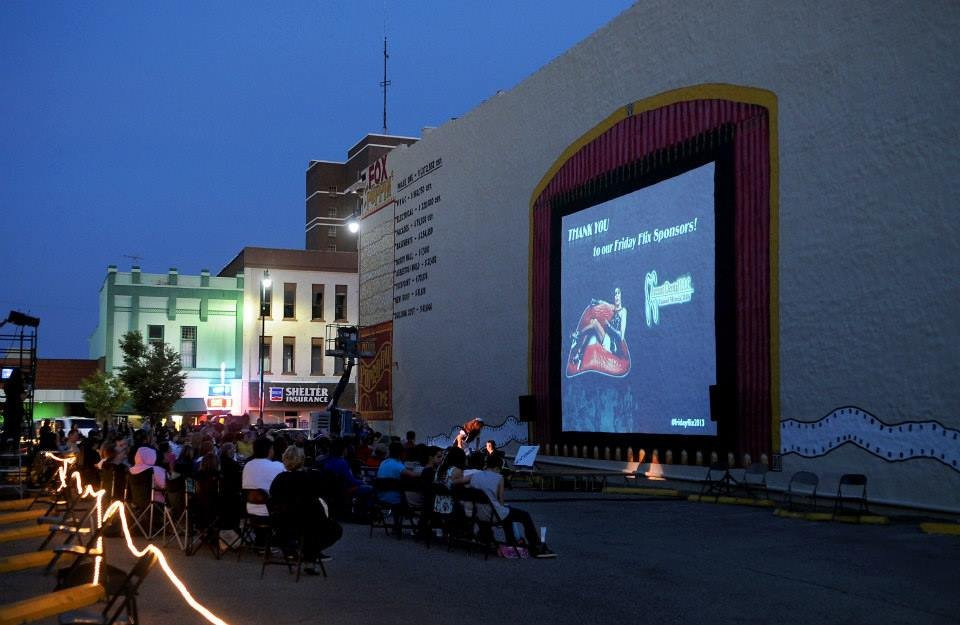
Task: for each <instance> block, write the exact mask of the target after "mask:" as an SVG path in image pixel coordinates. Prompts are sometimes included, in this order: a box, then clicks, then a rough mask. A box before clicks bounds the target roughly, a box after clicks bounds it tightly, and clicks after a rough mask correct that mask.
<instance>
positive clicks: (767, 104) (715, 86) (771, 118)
mask: <svg viewBox="0 0 960 625" xmlns="http://www.w3.org/2000/svg"><path fill="white" fill-rule="evenodd" d="M691 100H730V101H732V102H742V103H745V104H755V105H757V106H762V107H763V108H765V109H767V117H768V120H767V123H768V125H767V132H768V133H769V134H768V137H767V143H768V145H769V146H770V156H769V159H770V207H769V208H770V267H769V271H770V276H769V277H770V420H771V424H770V446H771V451H772V452H773V453H780V281H779V276H780V273H779V272H780V258H779V253H780V239H779V235H780V147H779V136H780V134H779V133H780V130H779V108H778V103H777V95H776V94H775V93H774V92H772V91H768V90H766V89H759V88H757V87H746V86H742V85H731V84H727V83H704V84H701V85H691V86H689V87H680V88H678V89H671V90H670V91H664V92H663V93H658V94H657V95H653V96H650V97H649V98H644V99H642V100H637V101H636V102H633V103H632V105H627V106H621V107H619V108H618V109H617V110H616V111H614V112H613V113H611V114H610V115H609V116H607V118H606V119H604V120H603V121H601V122H600V123H599V124H597V125H596V126H594V127H593V128H591V129H590V130H588V131H587V132H585V133H584V134H583V135H581V136H580V138H578V139H577V140H576V141H574V142H573V143H571V144H570V145H569V146H568V147H567V149H565V150H564V151H563V153H561V154H560V156H559V157H558V158H557V160H555V161H554V162H553V165H551V166H550V168H549V169H548V170H547V172H546V173H545V174H544V175H543V177H542V178H540V182H538V183H537V186H536V187H534V189H533V194H532V195H531V196H530V205H529V224H528V226H529V232H530V244H529V250H530V252H529V259H528V263H527V283H528V288H527V292H528V297H527V300H528V301H527V311H528V313H527V337H528V340H527V388H528V392H529V389H532V388H533V255H534V249H533V245H534V238H533V208H534V206H535V205H536V202H537V199H539V197H540V195H541V194H542V193H543V191H544V189H546V188H547V185H549V184H550V182H551V181H552V180H553V178H554V176H556V175H557V172H559V171H560V168H562V167H563V166H564V165H565V164H566V163H567V161H569V160H570V159H571V158H573V156H574V155H575V154H576V153H577V152H579V151H580V150H581V149H582V148H583V147H584V146H585V145H587V144H589V143H590V142H591V141H593V140H594V139H596V138H597V137H599V136H600V135H602V134H603V133H605V132H606V131H608V130H610V129H611V128H613V127H614V126H615V125H616V124H618V123H619V122H621V121H623V120H624V119H626V118H627V117H628V111H629V112H630V113H632V114H633V115H639V114H640V113H645V112H647V111H652V110H654V109H658V108H661V107H664V106H669V105H671V104H676V103H677V102H689V101H691Z"/></svg>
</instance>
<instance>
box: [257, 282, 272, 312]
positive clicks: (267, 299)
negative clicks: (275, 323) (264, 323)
mask: <svg viewBox="0 0 960 625" xmlns="http://www.w3.org/2000/svg"><path fill="white" fill-rule="evenodd" d="M260 295H261V297H262V299H261V300H260V316H261V317H272V316H273V306H272V303H273V284H271V285H270V286H268V287H267V288H263V286H261V287H260Z"/></svg>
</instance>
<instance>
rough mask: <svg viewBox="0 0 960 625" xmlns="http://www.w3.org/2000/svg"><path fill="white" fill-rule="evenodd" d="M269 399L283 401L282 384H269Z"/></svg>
mask: <svg viewBox="0 0 960 625" xmlns="http://www.w3.org/2000/svg"><path fill="white" fill-rule="evenodd" d="M270 401H283V387H282V386H271V387H270Z"/></svg>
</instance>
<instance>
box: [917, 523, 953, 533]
mask: <svg viewBox="0 0 960 625" xmlns="http://www.w3.org/2000/svg"><path fill="white" fill-rule="evenodd" d="M920 529H921V530H922V531H923V533H925V534H941V535H944V536H960V523H921V524H920Z"/></svg>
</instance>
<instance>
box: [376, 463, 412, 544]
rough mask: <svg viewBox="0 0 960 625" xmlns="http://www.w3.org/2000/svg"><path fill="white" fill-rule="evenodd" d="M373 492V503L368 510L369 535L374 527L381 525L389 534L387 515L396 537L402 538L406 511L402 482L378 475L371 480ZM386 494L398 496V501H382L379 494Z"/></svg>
mask: <svg viewBox="0 0 960 625" xmlns="http://www.w3.org/2000/svg"><path fill="white" fill-rule="evenodd" d="M373 492H374V497H373V505H372V509H371V511H370V536H371V537H372V536H373V529H374V528H375V527H382V528H383V531H384V532H386V534H387V535H388V536H389V535H390V526H388V525H387V517H390V519H392V523H391V524H392V526H393V530H394V532H395V533H396V535H397V538H398V539H399V538H402V537H403V515H404V513H405V511H406V506H405V505H404V503H405V498H404V494H403V483H402V482H401V481H400V480H398V479H394V478H385V477H378V478H376V479H375V480H373ZM386 494H391V495H395V496H397V497H399V498H400V501H399V503H388V502H386V501H382V500H381V496H382V495H386Z"/></svg>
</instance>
